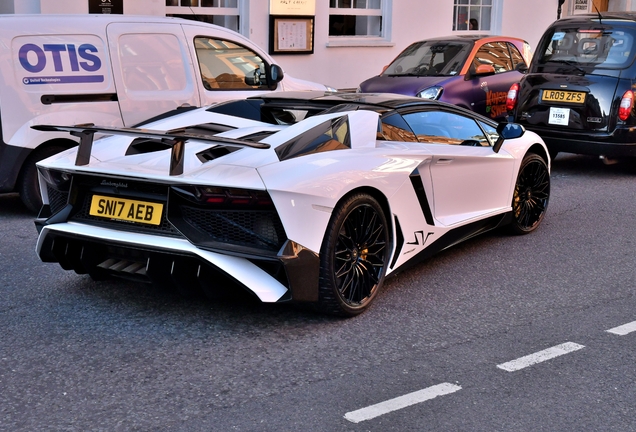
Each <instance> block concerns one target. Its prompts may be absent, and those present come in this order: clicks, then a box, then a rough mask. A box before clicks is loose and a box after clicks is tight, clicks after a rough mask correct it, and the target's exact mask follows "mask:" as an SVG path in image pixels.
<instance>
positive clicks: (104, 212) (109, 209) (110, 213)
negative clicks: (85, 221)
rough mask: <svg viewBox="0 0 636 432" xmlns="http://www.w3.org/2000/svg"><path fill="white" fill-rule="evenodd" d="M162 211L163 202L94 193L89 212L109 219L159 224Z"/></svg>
mask: <svg viewBox="0 0 636 432" xmlns="http://www.w3.org/2000/svg"><path fill="white" fill-rule="evenodd" d="M162 212H163V204H159V203H153V202H146V201H136V200H130V199H124V198H114V197H108V196H102V195H93V199H92V200H91V209H90V211H89V214H90V215H91V216H97V217H103V218H108V219H117V220H122V221H129V222H138V223H143V224H150V225H159V224H161V213H162Z"/></svg>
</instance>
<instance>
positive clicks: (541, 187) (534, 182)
mask: <svg viewBox="0 0 636 432" xmlns="http://www.w3.org/2000/svg"><path fill="white" fill-rule="evenodd" d="M549 199H550V172H549V170H548V165H547V163H546V162H545V160H543V158H542V157H541V156H539V155H537V154H534V153H528V154H527V155H526V156H525V157H524V158H523V161H522V162H521V167H520V168H519V175H518V176H517V181H516V183H515V190H514V194H513V197H512V224H511V228H512V231H513V232H514V233H515V234H528V233H531V232H532V231H534V230H535V229H537V227H538V226H539V224H540V223H541V221H542V220H543V217H544V216H545V212H546V210H547V208H548V201H549Z"/></svg>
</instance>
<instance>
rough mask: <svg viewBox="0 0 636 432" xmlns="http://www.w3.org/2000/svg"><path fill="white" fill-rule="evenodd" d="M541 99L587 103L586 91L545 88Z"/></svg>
mask: <svg viewBox="0 0 636 432" xmlns="http://www.w3.org/2000/svg"><path fill="white" fill-rule="evenodd" d="M541 100H544V101H548V102H569V103H575V104H582V103H585V93H584V92H574V91H564V90H543V95H542V96H541Z"/></svg>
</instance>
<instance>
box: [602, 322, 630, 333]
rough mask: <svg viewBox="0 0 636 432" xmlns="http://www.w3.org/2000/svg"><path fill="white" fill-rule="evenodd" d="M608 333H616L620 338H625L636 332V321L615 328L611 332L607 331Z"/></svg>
mask: <svg viewBox="0 0 636 432" xmlns="http://www.w3.org/2000/svg"><path fill="white" fill-rule="evenodd" d="M606 331H607V332H608V333H614V334H616V335H619V336H625V335H626V334H629V333H631V332H633V331H636V321H632V322H630V323H627V324H623V325H622V326H618V327H614V328H611V329H609V330H606Z"/></svg>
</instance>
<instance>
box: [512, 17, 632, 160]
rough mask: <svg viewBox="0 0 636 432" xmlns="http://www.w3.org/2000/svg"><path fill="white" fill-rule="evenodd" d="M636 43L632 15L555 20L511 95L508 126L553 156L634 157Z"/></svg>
mask: <svg viewBox="0 0 636 432" xmlns="http://www.w3.org/2000/svg"><path fill="white" fill-rule="evenodd" d="M635 42H636V13H629V12H627V13H615V12H606V13H597V14H587V15H576V16H572V17H568V18H563V19H560V20H557V21H555V22H554V23H553V24H552V25H551V26H550V27H548V29H547V30H546V31H545V33H544V34H543V36H542V38H541V40H540V42H539V45H538V46H537V50H536V52H535V55H534V57H533V59H532V62H531V64H530V68H529V71H528V74H526V75H525V76H524V77H523V78H522V79H521V81H520V82H519V83H516V84H513V85H512V87H511V88H510V91H509V92H508V98H507V101H506V106H507V109H508V112H509V113H510V115H511V117H512V118H511V120H512V121H514V122H517V123H520V124H522V125H524V126H525V127H526V128H527V129H530V130H532V131H534V132H536V133H538V134H539V135H540V136H541V137H542V138H543V139H544V141H545V143H546V144H547V146H548V148H549V150H550V154H551V155H552V156H553V157H555V156H556V154H557V153H558V152H568V153H578V154H588V155H598V156H600V157H601V158H602V159H604V160H606V161H609V160H612V159H613V158H618V157H625V156H636V112H635V111H634V92H635V91H636V64H635V62H634V57H635V53H636V46H635Z"/></svg>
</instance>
